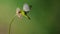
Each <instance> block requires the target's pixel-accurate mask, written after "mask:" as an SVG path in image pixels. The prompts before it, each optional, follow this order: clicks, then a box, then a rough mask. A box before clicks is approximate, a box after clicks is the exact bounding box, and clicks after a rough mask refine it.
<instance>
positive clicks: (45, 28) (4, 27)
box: [0, 0, 60, 34]
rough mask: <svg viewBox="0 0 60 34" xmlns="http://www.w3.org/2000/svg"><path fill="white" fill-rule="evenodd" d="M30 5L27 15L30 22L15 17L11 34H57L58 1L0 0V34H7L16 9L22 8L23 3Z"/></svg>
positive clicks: (59, 24) (58, 18)
mask: <svg viewBox="0 0 60 34" xmlns="http://www.w3.org/2000/svg"><path fill="white" fill-rule="evenodd" d="M25 2H26V3H28V4H30V5H32V10H31V12H30V13H29V14H28V15H29V16H30V17H31V20H28V19H27V18H25V17H23V19H22V20H21V19H19V18H18V17H17V16H16V17H15V20H14V21H13V24H12V28H11V34H59V33H60V1H59V0H0V34H8V29H9V22H10V21H11V19H12V17H13V16H14V15H15V14H16V8H17V7H19V8H21V9H22V8H23V4H24V3H25Z"/></svg>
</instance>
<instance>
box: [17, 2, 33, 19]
mask: <svg viewBox="0 0 60 34" xmlns="http://www.w3.org/2000/svg"><path fill="white" fill-rule="evenodd" d="M31 9H32V5H28V4H27V3H24V5H23V9H22V10H21V9H20V8H17V9H16V15H17V16H18V17H19V18H21V16H25V17H26V18H28V19H31V18H30V17H29V16H28V15H27V13H29V12H30V10H31Z"/></svg>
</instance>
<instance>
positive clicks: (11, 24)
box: [9, 15, 16, 34]
mask: <svg viewBox="0 0 60 34" xmlns="http://www.w3.org/2000/svg"><path fill="white" fill-rule="evenodd" d="M15 16H16V15H15ZM15 16H14V17H13V18H12V20H11V22H10V24H9V34H10V31H11V25H12V23H13V21H14V19H15Z"/></svg>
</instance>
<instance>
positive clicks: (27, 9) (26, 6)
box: [23, 3, 30, 12]
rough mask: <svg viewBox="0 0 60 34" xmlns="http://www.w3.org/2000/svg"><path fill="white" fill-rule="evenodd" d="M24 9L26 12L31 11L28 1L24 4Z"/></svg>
mask: <svg viewBox="0 0 60 34" xmlns="http://www.w3.org/2000/svg"><path fill="white" fill-rule="evenodd" d="M23 10H24V11H25V12H29V11H30V7H29V5H28V4H27V3H25V4H24V5H23Z"/></svg>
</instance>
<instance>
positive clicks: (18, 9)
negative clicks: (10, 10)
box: [16, 8, 22, 18]
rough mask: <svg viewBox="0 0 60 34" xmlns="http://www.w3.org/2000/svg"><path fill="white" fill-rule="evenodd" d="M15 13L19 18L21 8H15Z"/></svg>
mask: <svg viewBox="0 0 60 34" xmlns="http://www.w3.org/2000/svg"><path fill="white" fill-rule="evenodd" d="M16 15H17V16H18V17H19V18H21V16H22V15H21V10H20V8H17V9H16Z"/></svg>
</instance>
